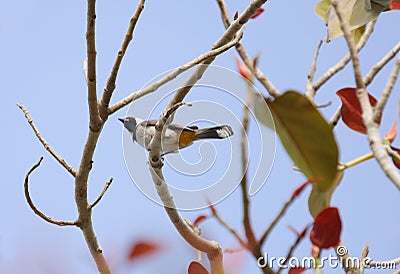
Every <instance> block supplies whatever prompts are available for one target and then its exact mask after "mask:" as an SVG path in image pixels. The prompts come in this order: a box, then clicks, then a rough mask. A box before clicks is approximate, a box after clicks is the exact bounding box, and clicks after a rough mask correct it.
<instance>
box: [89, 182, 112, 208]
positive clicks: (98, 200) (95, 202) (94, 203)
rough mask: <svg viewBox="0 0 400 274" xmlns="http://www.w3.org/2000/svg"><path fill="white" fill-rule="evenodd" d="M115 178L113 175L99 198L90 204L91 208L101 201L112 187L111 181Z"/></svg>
mask: <svg viewBox="0 0 400 274" xmlns="http://www.w3.org/2000/svg"><path fill="white" fill-rule="evenodd" d="M113 180H114V178H113V177H111V178H110V180H108V182H107V183H106V184H105V185H104V187H103V190H102V191H101V192H100V195H99V196H98V197H97V199H96V200H95V201H94V202H93V203H92V204H90V205H89V208H90V209H92V208H93V207H95V206H96V205H97V204H98V203H99V202H100V200H101V199H102V198H103V196H104V194H105V193H106V191H107V190H108V188H109V187H110V185H111V183H112V182H113Z"/></svg>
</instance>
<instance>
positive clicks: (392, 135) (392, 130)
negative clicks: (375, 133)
mask: <svg viewBox="0 0 400 274" xmlns="http://www.w3.org/2000/svg"><path fill="white" fill-rule="evenodd" d="M396 124H397V120H395V121H394V123H393V125H392V127H391V128H390V129H389V131H388V132H386V134H385V137H383V140H388V141H389V142H390V143H392V142H393V140H394V139H395V138H396V135H397V127H396Z"/></svg>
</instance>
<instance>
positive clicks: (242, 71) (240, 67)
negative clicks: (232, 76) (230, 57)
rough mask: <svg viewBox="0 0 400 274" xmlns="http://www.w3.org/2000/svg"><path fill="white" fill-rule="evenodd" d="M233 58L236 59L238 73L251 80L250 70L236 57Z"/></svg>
mask: <svg viewBox="0 0 400 274" xmlns="http://www.w3.org/2000/svg"><path fill="white" fill-rule="evenodd" d="M235 60H236V64H237V68H238V71H239V73H240V75H242V76H243V78H245V79H247V80H249V81H250V82H251V81H252V78H253V77H252V74H251V72H250V70H249V69H248V68H247V67H246V65H245V64H243V63H242V62H241V61H240V60H239V59H238V58H235Z"/></svg>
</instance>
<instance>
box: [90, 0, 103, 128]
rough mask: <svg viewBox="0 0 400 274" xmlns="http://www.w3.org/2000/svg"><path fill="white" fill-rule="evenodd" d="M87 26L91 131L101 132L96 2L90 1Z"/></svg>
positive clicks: (94, 0)
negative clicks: (98, 102)
mask: <svg viewBox="0 0 400 274" xmlns="http://www.w3.org/2000/svg"><path fill="white" fill-rule="evenodd" d="M87 3H88V10H87V26H86V47H87V49H86V50H87V60H88V65H87V79H88V82H87V85H88V104H89V117H90V125H89V127H90V130H93V131H95V132H97V131H100V129H101V121H100V116H99V109H98V104H97V91H96V88H97V87H96V85H97V79H96V55H97V52H96V39H95V25H96V0H88V1H87Z"/></svg>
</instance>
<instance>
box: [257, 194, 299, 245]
mask: <svg viewBox="0 0 400 274" xmlns="http://www.w3.org/2000/svg"><path fill="white" fill-rule="evenodd" d="M296 197H297V196H295V195H292V196H291V197H290V199H289V200H287V201H286V203H285V204H284V205H283V206H282V208H281V210H280V211H279V212H278V214H277V215H276V216H275V218H274V219H273V220H272V222H271V224H270V225H269V226H268V227H267V229H266V230H265V231H264V233H263V234H262V236H261V238H260V239H259V240H258V245H259V246H260V247H261V246H262V245H263V244H264V242H265V240H266V239H267V237H268V235H269V234H270V233H271V231H272V229H273V228H274V227H275V225H276V224H277V223H278V222H279V220H280V219H282V217H283V216H284V215H285V213H286V211H287V209H288V208H289V207H290V205H291V204H292V203H293V202H294V200H296Z"/></svg>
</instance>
